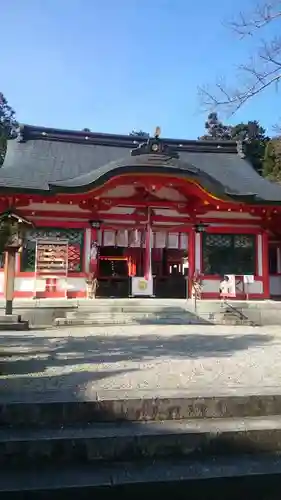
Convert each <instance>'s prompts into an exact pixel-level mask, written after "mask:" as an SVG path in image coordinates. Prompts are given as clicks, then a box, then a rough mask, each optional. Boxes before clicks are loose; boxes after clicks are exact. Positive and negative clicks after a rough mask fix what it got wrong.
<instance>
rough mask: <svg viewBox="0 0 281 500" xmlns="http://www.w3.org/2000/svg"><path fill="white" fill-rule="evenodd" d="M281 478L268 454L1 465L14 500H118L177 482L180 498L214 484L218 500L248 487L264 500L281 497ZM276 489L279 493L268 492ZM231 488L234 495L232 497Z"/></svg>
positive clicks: (0, 485)
mask: <svg viewBox="0 0 281 500" xmlns="http://www.w3.org/2000/svg"><path fill="white" fill-rule="evenodd" d="M35 471H36V472H35ZM280 477H281V459H280V458H279V457H276V456H267V455H265V454H263V455H255V456H243V455H240V456H238V457H224V456H219V457H215V458H214V457H211V458H206V459H204V460H203V461H200V460H194V459H192V460H188V459H186V460H180V461H177V460H174V459H171V460H153V461H148V460H145V461H143V462H142V463H140V462H138V463H134V462H130V463H126V462H122V463H112V464H104V465H101V466H98V465H97V464H95V465H94V466H93V464H82V465H75V466H73V465H64V466H61V467H59V468H58V467H56V466H55V465H50V466H45V467H44V468H43V469H38V468H36V470H34V468H32V467H29V465H28V464H26V466H25V468H23V469H21V470H15V469H14V468H9V467H5V468H2V469H1V470H0V494H1V498H3V499H4V498H5V499H6V498H13V499H14V500H22V499H23V498H28V500H34V499H36V500H37V499H40V500H42V499H47V498H52V500H65V499H69V498H70V497H72V495H73V493H74V494H76V495H77V494H78V495H79V499H81V500H82V499H89V498H92V497H93V494H96V495H99V496H96V497H95V498H107V499H109V498H112V499H113V498H114V499H116V495H118V494H120V495H121V497H122V498H124V499H125V498H126V499H127V498H128V499H129V498H138V497H140V496H142V494H146V495H148V498H154V496H156V495H153V493H156V492H157V493H159V492H160V493H161V494H163V497H165V494H167V493H169V494H175V486H179V488H180V492H181V496H179V497H178V496H176V498H186V492H187V491H188V498H191V499H193V498H211V497H209V496H206V494H207V492H209V491H210V488H211V491H212V492H214V486H216V489H215V491H216V492H217V494H215V496H212V498H217V499H218V500H221V499H226V498H227V499H230V498H231V500H234V499H235V500H236V499H237V498H239V495H240V496H241V493H242V492H243V495H242V497H241V498H244V493H245V491H247V493H249V492H250V493H251V492H255V493H257V492H259V493H260V492H262V494H263V496H257V495H256V494H254V495H251V494H250V498H251V497H253V498H256V499H257V498H258V499H261V498H263V499H264V498H279V493H280ZM223 480H225V481H223ZM237 480H238V481H237ZM241 481H243V483H242V484H243V487H242V491H241ZM273 484H274V490H273V488H272V485H273ZM253 486H254V487H253ZM177 491H178V492H179V490H176V492H177ZM272 491H274V492H275V493H277V495H276V496H274V497H273V496H272V497H269V496H268V495H269V493H272ZM230 492H232V493H234V495H233V496H230ZM4 495H5V496H4ZM7 495H9V496H7ZM10 495H12V496H10ZM27 495H28V496H27ZM111 495H112V496H111ZM125 495H126V496H125Z"/></svg>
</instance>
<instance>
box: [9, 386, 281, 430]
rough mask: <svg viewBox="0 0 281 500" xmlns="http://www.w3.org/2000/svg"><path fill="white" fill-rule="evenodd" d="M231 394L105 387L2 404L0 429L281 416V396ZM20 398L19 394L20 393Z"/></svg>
mask: <svg viewBox="0 0 281 500" xmlns="http://www.w3.org/2000/svg"><path fill="white" fill-rule="evenodd" d="M229 392H230V393H229V395H217V396H214V395H210V396H208V395H206V396H205V397H204V396H203V395H202V396H201V397H198V396H195V395H189V394H188V393H187V394H178V395H177V394H175V391H172V393H173V394H172V395H169V391H165V395H163V396H162V395H159V396H158V397H156V396H155V395H154V394H155V391H152V393H153V396H151V397H150V396H149V391H146V395H145V394H142V392H141V391H140V392H139V394H138V395H136V396H134V394H132V395H130V391H126V392H124V393H122V392H121V391H117V394H116V391H112V394H111V391H106V393H105V395H104V396H102V394H100V395H96V397H97V399H95V400H92V401H89V400H86V401H80V402H78V401H65V402H63V401H58V402H54V401H50V402H40V401H38V402H34V401H33V402H30V403H24V402H22V400H20V402H18V403H17V402H3V401H2V402H1V403H0V427H1V426H6V427H12V428H18V429H24V428H31V427H32V428H44V427H60V426H62V427H66V426H85V425H90V424H93V423H96V422H125V421H127V422H143V421H144V422H147V421H165V420H183V419H200V418H207V419H208V418H245V417H266V416H271V415H281V394H278V393H277V394H275V393H273V392H271V393H267V394H240V395H239V392H238V391H237V390H234V391H232V392H233V394H231V391H229ZM19 396H20V395H19Z"/></svg>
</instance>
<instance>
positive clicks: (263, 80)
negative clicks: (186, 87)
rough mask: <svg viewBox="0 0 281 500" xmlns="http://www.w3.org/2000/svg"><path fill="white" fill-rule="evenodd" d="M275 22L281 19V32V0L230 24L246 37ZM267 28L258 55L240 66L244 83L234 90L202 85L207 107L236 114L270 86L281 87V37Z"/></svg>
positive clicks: (267, 0) (240, 79) (270, 1)
mask: <svg viewBox="0 0 281 500" xmlns="http://www.w3.org/2000/svg"><path fill="white" fill-rule="evenodd" d="M271 22H279V24H280V32H281V0H264V2H263V3H262V4H260V5H259V6H258V7H256V9H255V10H254V12H252V15H245V14H244V13H240V14H239V16H238V19H237V21H234V22H232V23H231V24H230V26H231V28H232V29H234V31H235V32H238V33H239V34H240V35H243V36H245V35H254V33H255V32H256V31H257V30H260V29H262V28H264V27H265V26H266V25H268V24H269V23H271ZM267 31H268V30H265V34H266V38H265V39H264V40H262V41H261V42H260V43H259V45H258V46H257V50H256V54H255V55H254V57H252V58H251V59H250V60H249V61H248V62H246V63H243V64H241V65H240V66H239V67H238V68H237V70H238V71H237V79H238V83H239V82H241V85H239V84H238V86H237V88H234V89H231V88H228V87H227V86H226V85H225V84H222V83H216V84H215V86H214V87H213V88H212V89H210V88H209V87H206V86H203V87H199V89H198V91H199V96H200V98H201V103H202V104H203V106H204V108H205V109H206V108H207V109H211V110H214V109H216V108H218V107H224V108H227V110H228V111H229V112H230V114H233V113H235V112H236V111H237V110H238V109H239V108H241V106H243V105H244V104H245V103H246V102H247V101H248V100H249V99H251V98H252V97H254V96H256V95H257V94H259V93H261V92H263V91H264V90H266V89H267V88H268V87H270V86H273V85H275V86H276V90H278V84H279V82H280V81H281V37H280V36H277V37H273V38H270V34H269V33H268V32H267ZM266 32H267V33H266ZM268 36H269V39H268Z"/></svg>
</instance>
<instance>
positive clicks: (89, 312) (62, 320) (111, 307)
mask: <svg viewBox="0 0 281 500" xmlns="http://www.w3.org/2000/svg"><path fill="white" fill-rule="evenodd" d="M207 323H210V324H232V325H233V324H237V325H238V324H244V325H253V321H250V320H249V319H248V317H247V316H246V315H245V314H242V312H241V311H240V310H239V308H238V307H235V308H233V307H232V308H229V307H226V306H224V307H221V304H220V302H214V303H210V302H207V303H206V302H204V301H202V302H199V303H198V304H197V308H196V311H195V308H194V303H193V302H192V301H187V300H172V299H171V300H164V299H117V300H114V299H105V300H103V299H96V300H93V301H91V302H89V301H88V302H85V303H84V304H82V303H81V304H80V305H79V307H78V308H77V309H72V310H66V311H65V314H64V316H63V317H57V318H56V319H55V320H54V324H55V325H57V326H63V325H65V326H70V325H72V326H83V325H133V324H135V325H148V324H165V325H167V324H171V325H198V324H207Z"/></svg>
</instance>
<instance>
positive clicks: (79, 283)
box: [57, 278, 86, 292]
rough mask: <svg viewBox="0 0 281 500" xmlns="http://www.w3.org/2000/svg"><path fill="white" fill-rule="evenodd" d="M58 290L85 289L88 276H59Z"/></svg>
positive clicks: (72, 290)
mask: <svg viewBox="0 0 281 500" xmlns="http://www.w3.org/2000/svg"><path fill="white" fill-rule="evenodd" d="M57 290H69V291H70V292H77V291H85V290H86V278H67V279H66V278H59V279H58V280H57Z"/></svg>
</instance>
